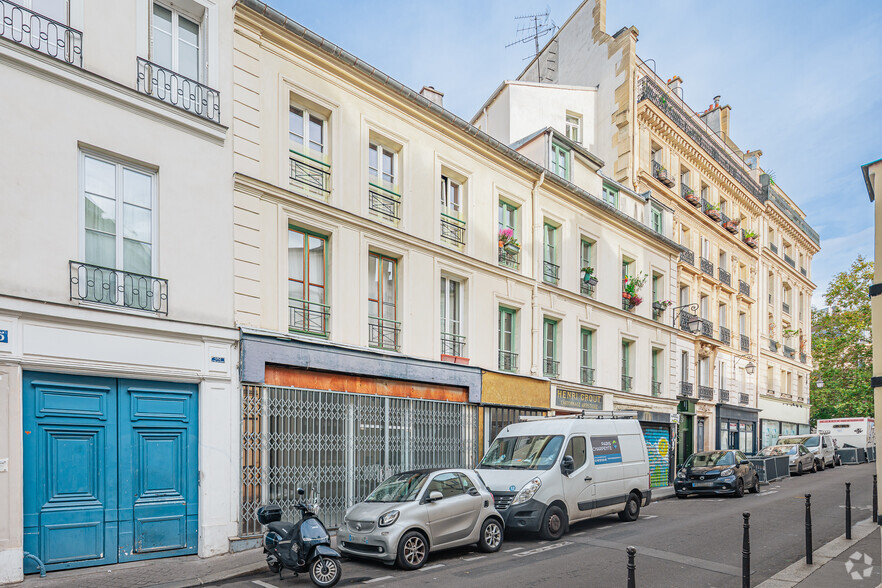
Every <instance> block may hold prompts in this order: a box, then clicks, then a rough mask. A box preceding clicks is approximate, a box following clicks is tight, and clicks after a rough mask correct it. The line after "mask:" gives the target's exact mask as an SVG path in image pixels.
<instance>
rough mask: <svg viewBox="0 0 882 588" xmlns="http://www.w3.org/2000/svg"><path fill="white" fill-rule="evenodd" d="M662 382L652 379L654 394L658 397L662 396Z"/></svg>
mask: <svg viewBox="0 0 882 588" xmlns="http://www.w3.org/2000/svg"><path fill="white" fill-rule="evenodd" d="M661 385H662V383H661V382H656V381H655V380H653V381H652V395H653V396H655V397H656V398H658V397H659V396H661Z"/></svg>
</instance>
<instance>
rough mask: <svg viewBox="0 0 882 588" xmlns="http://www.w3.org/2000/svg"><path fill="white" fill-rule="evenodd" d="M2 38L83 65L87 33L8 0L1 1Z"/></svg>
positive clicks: (0, 27)
mask: <svg viewBox="0 0 882 588" xmlns="http://www.w3.org/2000/svg"><path fill="white" fill-rule="evenodd" d="M0 37H3V38H4V39H9V40H10V41H12V42H13V43H18V44H19V45H24V46H25V47H29V48H31V49H33V50H34V51H39V52H40V53H42V54H44V55H48V56H49V57H53V58H55V59H58V60H59V61H63V62H65V63H69V64H71V65H73V66H76V67H83V33H81V32H80V31H78V30H76V29H74V28H71V27H69V26H67V25H66V24H64V23H61V22H58V21H57V20H52V19H51V18H49V17H47V16H43V15H42V14H39V13H37V12H34V11H33V10H29V9H27V8H25V7H24V6H19V5H18V4H15V3H13V2H8V1H7V0H0Z"/></svg>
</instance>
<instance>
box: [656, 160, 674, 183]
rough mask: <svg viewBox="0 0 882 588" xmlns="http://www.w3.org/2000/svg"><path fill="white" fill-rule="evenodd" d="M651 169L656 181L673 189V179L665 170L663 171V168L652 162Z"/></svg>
mask: <svg viewBox="0 0 882 588" xmlns="http://www.w3.org/2000/svg"><path fill="white" fill-rule="evenodd" d="M651 167H652V175H653V177H655V178H658V180H659V181H660V182H661V183H662V184H664V185H665V186H667V187H668V188H673V187H674V178H672V177H671V173H670V172H669V171H668V170H667V169H665V166H663V165H662V164H660V163H659V162H657V161H655V160H652V166H651Z"/></svg>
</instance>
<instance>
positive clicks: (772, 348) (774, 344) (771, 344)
mask: <svg viewBox="0 0 882 588" xmlns="http://www.w3.org/2000/svg"><path fill="white" fill-rule="evenodd" d="M769 351H772V352H773V353H778V342H777V341H775V340H774V339H769Z"/></svg>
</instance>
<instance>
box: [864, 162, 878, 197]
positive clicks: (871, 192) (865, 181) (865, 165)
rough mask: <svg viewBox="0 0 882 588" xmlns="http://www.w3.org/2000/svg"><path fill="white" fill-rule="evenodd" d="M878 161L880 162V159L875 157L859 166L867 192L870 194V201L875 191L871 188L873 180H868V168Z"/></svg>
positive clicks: (874, 195)
mask: <svg viewBox="0 0 882 588" xmlns="http://www.w3.org/2000/svg"><path fill="white" fill-rule="evenodd" d="M880 162H882V159H877V160H876V161H871V162H870V163H865V164H864V165H862V166H861V171H862V172H863V174H864V183H865V184H866V185H867V194H869V195H870V202H873V201H874V200H875V199H876V191H875V189H874V188H873V182H871V181H870V168H871V167H872V166H874V165H876V164H877V163H880Z"/></svg>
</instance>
